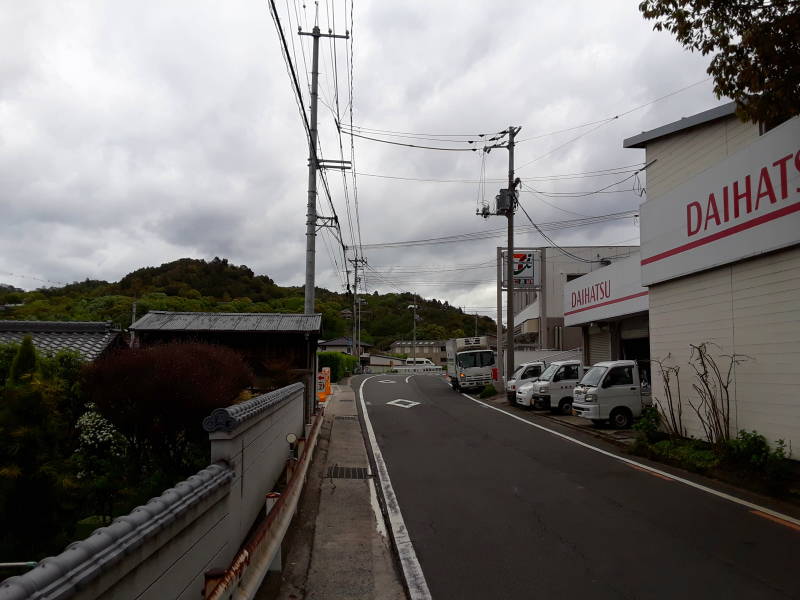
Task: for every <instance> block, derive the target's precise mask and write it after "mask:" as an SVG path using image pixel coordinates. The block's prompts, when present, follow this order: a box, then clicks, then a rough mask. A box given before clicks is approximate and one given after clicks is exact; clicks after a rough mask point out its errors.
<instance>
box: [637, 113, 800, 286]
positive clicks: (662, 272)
mask: <svg viewBox="0 0 800 600" xmlns="http://www.w3.org/2000/svg"><path fill="white" fill-rule="evenodd" d="M641 218H642V221H641V222H642V226H641V246H642V258H641V268H642V284H644V285H651V284H653V283H659V282H662V281H667V280H669V279H673V278H675V277H680V276H682V275H688V274H690V273H696V272H698V271H703V270H705V269H709V268H712V267H716V266H720V265H724V264H727V263H731V262H734V261H737V260H741V259H744V258H748V257H750V256H755V255H757V254H762V253H764V252H769V251H771V250H777V249H779V248H785V247H787V246H791V245H794V244H798V243H800V117H795V118H793V119H791V120H789V121H787V122H786V123H784V124H783V125H781V126H779V127H777V128H775V129H774V130H772V131H770V132H768V133H766V134H765V135H763V136H761V137H760V138H758V139H757V140H756V141H755V142H753V143H752V144H750V145H749V146H748V147H747V148H744V149H743V150H741V151H739V152H738V153H736V154H734V155H733V156H731V157H729V158H727V159H726V160H724V161H723V162H722V163H720V164H718V165H716V166H714V167H712V168H710V169H708V170H707V171H704V172H703V173H700V174H699V175H696V176H695V177H693V178H692V179H690V180H689V181H687V182H686V183H684V184H683V185H681V186H679V187H677V188H675V189H674V190H672V191H671V192H669V193H667V194H664V195H663V196H661V197H659V198H656V199H654V200H650V201H648V202H645V203H644V204H643V205H642V207H641Z"/></svg>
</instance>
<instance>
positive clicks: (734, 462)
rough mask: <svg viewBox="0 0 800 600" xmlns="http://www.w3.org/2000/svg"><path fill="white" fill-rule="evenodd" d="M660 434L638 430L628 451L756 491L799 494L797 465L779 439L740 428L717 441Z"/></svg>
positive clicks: (795, 497) (783, 494)
mask: <svg viewBox="0 0 800 600" xmlns="http://www.w3.org/2000/svg"><path fill="white" fill-rule="evenodd" d="M646 429H649V428H646ZM663 435H664V434H661V436H663ZM659 437H660V436H659V435H655V432H653V431H648V430H645V431H642V430H640V435H639V437H638V439H637V440H636V442H635V443H634V445H633V447H632V448H631V451H632V452H633V453H634V454H638V455H640V456H645V457H647V458H650V459H652V460H656V461H659V462H662V463H666V464H669V465H673V466H676V467H680V468H682V469H686V470H687V471H692V472H694V473H700V474H703V475H709V476H711V477H715V478H717V479H720V480H722V481H727V482H728V483H732V484H734V485H738V486H740V487H744V488H747V489H750V490H754V491H757V492H761V493H767V494H771V495H773V496H779V497H788V498H792V499H795V500H796V499H798V497H799V496H798V489H800V485H799V484H798V465H797V464H796V463H794V462H793V461H791V460H789V459H788V457H787V452H786V449H785V445H784V443H783V442H782V440H778V441H777V442H776V443H775V445H774V447H771V446H770V445H769V443H768V442H767V440H766V438H765V437H764V436H763V435H760V434H758V433H757V432H755V431H741V432H739V435H738V436H737V437H736V438H734V439H731V440H728V441H727V442H725V443H724V444H718V445H712V444H710V443H708V442H704V441H701V440H696V439H688V438H666V439H664V438H663V437H662V438H661V439H659Z"/></svg>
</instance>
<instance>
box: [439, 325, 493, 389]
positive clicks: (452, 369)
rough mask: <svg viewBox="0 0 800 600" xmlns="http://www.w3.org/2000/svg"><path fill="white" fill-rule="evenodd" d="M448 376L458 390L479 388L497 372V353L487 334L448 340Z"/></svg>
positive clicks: (490, 381)
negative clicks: (491, 347) (492, 347)
mask: <svg viewBox="0 0 800 600" xmlns="http://www.w3.org/2000/svg"><path fill="white" fill-rule="evenodd" d="M445 346H446V348H447V376H448V377H449V379H450V384H451V385H452V386H453V389H454V390H456V391H461V390H469V389H472V390H474V389H479V390H482V389H483V388H484V387H486V386H487V385H489V384H490V383H492V381H493V379H494V377H495V376H496V374H497V355H496V354H495V352H494V351H493V350H491V349H490V348H489V340H488V338H487V337H485V336H480V337H470V338H455V339H452V340H447V342H446V343H445Z"/></svg>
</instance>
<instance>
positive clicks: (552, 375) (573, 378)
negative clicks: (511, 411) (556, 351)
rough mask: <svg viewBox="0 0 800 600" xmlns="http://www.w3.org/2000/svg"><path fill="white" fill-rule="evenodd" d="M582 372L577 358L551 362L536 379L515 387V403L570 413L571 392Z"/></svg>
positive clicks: (582, 368)
mask: <svg viewBox="0 0 800 600" xmlns="http://www.w3.org/2000/svg"><path fill="white" fill-rule="evenodd" d="M583 372H584V366H583V365H582V364H581V361H579V360H557V361H555V362H551V363H550V365H549V366H548V367H547V368H546V369H545V370H544V371H543V372H542V374H541V375H539V378H538V379H536V381H532V382H530V383H526V384H524V385H522V386H520V387H518V388H517V394H516V398H517V404H518V405H520V406H530V407H533V408H549V409H550V410H552V411H555V410H558V411H559V412H560V413H561V414H564V415H569V414H572V392H573V390H574V389H575V384H577V383H578V382H579V381H580V380H581V377H583Z"/></svg>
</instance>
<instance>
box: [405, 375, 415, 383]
mask: <svg viewBox="0 0 800 600" xmlns="http://www.w3.org/2000/svg"><path fill="white" fill-rule="evenodd" d="M412 377H413V375H409V376H408V377H406V383H408V380H409V379H411V378H412Z"/></svg>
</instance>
